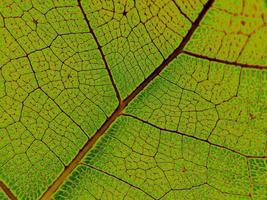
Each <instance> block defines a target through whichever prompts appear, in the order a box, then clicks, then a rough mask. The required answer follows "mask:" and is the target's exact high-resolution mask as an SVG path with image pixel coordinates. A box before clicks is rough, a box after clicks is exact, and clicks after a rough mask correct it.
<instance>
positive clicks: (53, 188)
mask: <svg viewBox="0 0 267 200" xmlns="http://www.w3.org/2000/svg"><path fill="white" fill-rule="evenodd" d="M213 2H214V0H209V1H208V2H207V3H206V4H205V6H204V7H203V9H202V11H201V12H200V14H199V15H198V17H197V19H196V21H195V22H194V23H193V24H192V26H191V28H190V29H189V31H188V33H187V34H186V36H185V37H184V39H183V40H182V42H181V43H180V45H179V46H178V47H177V48H176V49H175V50H174V51H173V53H172V54H170V55H169V57H168V58H167V59H165V60H164V61H163V62H162V63H161V64H160V65H159V67H157V68H156V69H155V70H154V71H153V72H152V73H151V74H150V75H149V76H148V77H147V78H146V79H145V80H144V81H143V82H142V83H141V84H140V85H139V86H138V87H137V88H136V89H135V90H134V91H133V92H132V93H131V94H130V95H129V96H127V97H126V98H125V99H124V100H123V101H121V103H120V104H119V106H118V107H117V109H116V110H115V111H114V112H113V113H112V114H111V116H110V117H109V118H107V120H106V121H105V122H104V123H103V125H102V126H101V127H100V128H99V129H98V130H97V131H96V132H95V134H94V135H93V136H92V137H91V138H89V140H88V141H87V142H86V143H85V145H84V146H83V147H82V149H81V150H80V151H79V152H78V154H77V155H76V156H75V157H74V159H73V160H72V161H71V162H70V164H69V165H67V166H66V167H65V169H64V170H63V171H62V172H61V174H60V175H59V176H58V177H57V179H56V180H55V181H54V182H53V183H52V185H50V186H49V188H48V189H47V190H46V192H44V193H43V195H42V197H41V199H43V200H47V199H51V197H52V195H53V194H54V192H55V191H56V190H57V189H58V187H59V186H60V185H61V184H62V183H63V182H64V181H65V180H66V178H67V177H68V176H69V175H70V174H71V173H72V171H73V170H74V169H75V168H76V167H77V166H78V165H79V163H80V161H81V160H82V159H83V157H84V156H85V155H86V154H87V152H88V151H89V150H90V149H92V147H93V146H94V144H95V143H96V142H97V141H98V139H99V138H100V137H101V136H102V135H103V134H104V133H105V131H106V130H107V129H108V128H109V127H110V125H111V124H112V123H113V122H114V121H115V120H116V119H117V118H118V117H119V116H120V115H121V113H122V111H123V110H124V109H125V107H126V106H127V105H128V104H129V103H130V102H131V101H132V100H133V99H134V98H135V96H136V95H138V94H139V93H140V92H141V91H142V90H143V89H144V88H145V87H146V86H147V85H148V84H149V83H150V82H151V81H152V80H154V78H156V77H157V76H158V75H159V74H160V72H161V71H162V70H163V69H164V68H165V67H166V66H167V65H168V64H169V63H170V62H171V61H172V60H173V59H175V58H176V57H177V56H178V55H179V54H180V53H181V52H182V50H183V48H184V46H185V45H186V44H187V42H188V41H189V40H190V38H191V36H192V34H193V33H194V31H195V30H196V28H197V27H198V25H199V23H200V21H201V20H202V19H203V17H204V16H205V14H206V13H207V11H208V10H209V8H210V7H211V6H212V3H213ZM78 3H79V7H80V8H81V10H82V12H83V14H84V11H83V9H82V7H81V2H80V0H78ZM84 16H85V20H86V21H88V20H87V19H86V15H85V14H84ZM88 26H89V23H88ZM89 29H90V26H89ZM90 31H91V30H90ZM96 41H97V40H96ZM100 49H101V48H100ZM100 49H99V50H100ZM100 52H102V50H101V51H100ZM102 53H103V52H102ZM103 55H104V54H103Z"/></svg>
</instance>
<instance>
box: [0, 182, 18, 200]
mask: <svg viewBox="0 0 267 200" xmlns="http://www.w3.org/2000/svg"><path fill="white" fill-rule="evenodd" d="M0 188H2V190H3V191H4V193H5V194H6V195H7V196H8V198H9V199H11V200H17V197H16V196H15V195H14V194H13V193H12V192H11V190H10V189H9V188H8V187H7V186H6V184H5V183H4V182H2V181H0Z"/></svg>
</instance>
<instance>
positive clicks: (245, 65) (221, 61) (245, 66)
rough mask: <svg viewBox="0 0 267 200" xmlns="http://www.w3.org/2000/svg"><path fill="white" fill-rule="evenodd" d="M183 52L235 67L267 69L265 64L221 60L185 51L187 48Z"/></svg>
mask: <svg viewBox="0 0 267 200" xmlns="http://www.w3.org/2000/svg"><path fill="white" fill-rule="evenodd" d="M182 53H184V54H187V55H190V56H193V57H196V58H202V59H205V60H208V61H212V62H218V63H223V64H227V65H232V66H235V67H241V68H242V67H243V68H252V69H259V70H264V69H267V66H264V65H251V64H244V63H239V62H233V61H227V60H221V59H218V58H211V57H208V56H205V55H200V54H196V53H193V52H189V51H185V50H183V51H182Z"/></svg>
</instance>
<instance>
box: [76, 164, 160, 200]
mask: <svg viewBox="0 0 267 200" xmlns="http://www.w3.org/2000/svg"><path fill="white" fill-rule="evenodd" d="M80 164H81V165H84V166H86V167H89V168H91V169H93V170H96V171H98V172H100V173H103V174H105V175H107V176H109V177H112V178H114V179H116V180H118V181H120V182H123V183H125V184H127V185H129V186H130V187H132V188H134V189H136V190H139V191H141V192H142V193H144V194H146V195H147V196H149V197H151V198H152V199H155V198H154V197H153V196H151V195H150V194H148V193H147V192H146V191H144V190H142V189H141V188H139V187H137V186H135V185H133V184H131V183H129V182H127V181H125V180H123V179H121V178H119V177H117V176H114V175H113V174H110V173H108V172H106V171H104V170H102V169H98V168H96V167H94V166H92V165H88V164H86V163H80Z"/></svg>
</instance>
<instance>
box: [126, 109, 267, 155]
mask: <svg viewBox="0 0 267 200" xmlns="http://www.w3.org/2000/svg"><path fill="white" fill-rule="evenodd" d="M123 116H126V117H131V118H133V119H135V120H137V121H140V122H142V123H144V124H147V125H149V126H152V127H154V128H156V129H159V130H161V131H166V132H169V133H175V134H178V135H182V136H185V137H188V138H192V139H195V140H198V141H201V142H205V143H208V144H209V145H211V146H215V147H218V148H221V149H225V150H227V151H231V152H232V153H235V154H238V155H240V156H243V157H246V158H267V157H266V156H254V155H247V154H243V153H241V152H239V151H236V150H234V149H231V148H229V147H226V146H223V145H220V144H216V143H213V142H210V141H209V140H208V139H203V138H199V137H196V136H194V135H189V134H186V133H182V132H179V131H175V130H170V129H166V128H162V127H160V126H157V125H155V124H153V123H150V122H148V121H145V120H143V119H141V118H139V117H136V116H134V115H131V114H123Z"/></svg>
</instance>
